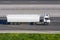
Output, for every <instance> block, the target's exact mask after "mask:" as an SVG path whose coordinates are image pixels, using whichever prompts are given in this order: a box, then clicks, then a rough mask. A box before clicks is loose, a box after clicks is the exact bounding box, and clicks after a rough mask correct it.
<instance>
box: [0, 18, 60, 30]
mask: <svg viewBox="0 0 60 40" xmlns="http://www.w3.org/2000/svg"><path fill="white" fill-rule="evenodd" d="M50 19H51V24H49V25H29V24H21V25H3V24H0V30H34V31H60V17H52V18H50Z"/></svg>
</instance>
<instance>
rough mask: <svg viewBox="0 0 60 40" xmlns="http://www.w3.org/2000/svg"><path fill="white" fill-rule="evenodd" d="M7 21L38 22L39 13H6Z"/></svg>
mask: <svg viewBox="0 0 60 40" xmlns="http://www.w3.org/2000/svg"><path fill="white" fill-rule="evenodd" d="M6 17H7V22H39V21H40V15H38V14H8V15H6Z"/></svg>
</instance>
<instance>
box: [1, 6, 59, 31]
mask: <svg viewBox="0 0 60 40" xmlns="http://www.w3.org/2000/svg"><path fill="white" fill-rule="evenodd" d="M47 6H48V7H47ZM20 13H23V14H24V13H29V14H30V13H31V14H32V13H33V14H44V13H47V14H50V17H51V24H49V25H29V24H21V25H1V24H0V30H36V31H43V30H44V31H45V30H47V31H48V30H49V31H60V5H45V6H44V5H0V17H1V16H5V15H7V14H20Z"/></svg>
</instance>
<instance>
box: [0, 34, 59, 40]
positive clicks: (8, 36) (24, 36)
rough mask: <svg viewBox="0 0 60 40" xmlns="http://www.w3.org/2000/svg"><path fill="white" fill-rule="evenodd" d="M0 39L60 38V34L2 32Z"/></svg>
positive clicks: (42, 39) (56, 39) (39, 39)
mask: <svg viewBox="0 0 60 40" xmlns="http://www.w3.org/2000/svg"><path fill="white" fill-rule="evenodd" d="M0 40H60V34H24V33H23V34H22V33H0Z"/></svg>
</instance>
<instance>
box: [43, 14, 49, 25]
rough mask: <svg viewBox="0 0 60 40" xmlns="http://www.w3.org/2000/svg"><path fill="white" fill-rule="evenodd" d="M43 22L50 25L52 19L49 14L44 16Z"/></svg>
mask: <svg viewBox="0 0 60 40" xmlns="http://www.w3.org/2000/svg"><path fill="white" fill-rule="evenodd" d="M43 20H44V24H50V17H49V15H48V14H46V15H45V16H44V18H43Z"/></svg>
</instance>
